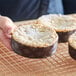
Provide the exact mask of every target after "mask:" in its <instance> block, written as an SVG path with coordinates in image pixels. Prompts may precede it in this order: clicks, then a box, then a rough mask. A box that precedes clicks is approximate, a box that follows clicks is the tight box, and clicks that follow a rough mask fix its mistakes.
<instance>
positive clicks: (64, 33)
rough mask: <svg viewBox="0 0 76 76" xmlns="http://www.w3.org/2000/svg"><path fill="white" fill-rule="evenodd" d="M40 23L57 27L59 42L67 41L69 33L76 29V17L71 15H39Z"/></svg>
mask: <svg viewBox="0 0 76 76" xmlns="http://www.w3.org/2000/svg"><path fill="white" fill-rule="evenodd" d="M38 23H40V24H43V25H44V26H49V27H50V28H53V29H55V30H56V32H57V33H58V35H59V42H67V41H68V37H69V35H71V34H72V33H73V32H74V31H75V30H76V19H75V18H74V17H72V16H69V15H60V14H58V15H57V14H49V15H43V16H41V17H39V19H38Z"/></svg>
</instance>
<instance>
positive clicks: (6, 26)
mask: <svg viewBox="0 0 76 76" xmlns="http://www.w3.org/2000/svg"><path fill="white" fill-rule="evenodd" d="M15 28H16V26H15V24H14V23H13V21H12V20H11V19H10V18H8V17H5V16H0V41H2V43H3V44H4V45H5V46H6V47H7V48H8V49H10V50H12V49H11V44H10V43H11V33H12V32H13V30H14V29H15Z"/></svg>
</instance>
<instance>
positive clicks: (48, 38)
mask: <svg viewBox="0 0 76 76" xmlns="http://www.w3.org/2000/svg"><path fill="white" fill-rule="evenodd" d="M12 37H13V39H14V40H16V41H17V42H19V43H21V44H23V45H27V46H34V47H46V46H50V45H52V44H53V43H54V42H55V41H56V40H57V39H58V35H57V34H56V32H55V31H54V30H53V29H50V28H48V27H45V26H43V25H37V24H34V25H21V26H19V27H18V28H17V29H16V30H15V31H14V32H13V34H12Z"/></svg>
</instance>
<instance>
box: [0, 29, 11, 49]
mask: <svg viewBox="0 0 76 76" xmlns="http://www.w3.org/2000/svg"><path fill="white" fill-rule="evenodd" d="M0 41H1V42H2V43H3V44H4V45H5V46H6V47H7V48H8V49H9V50H12V48H11V39H8V38H6V36H5V35H4V33H3V31H2V30H0Z"/></svg>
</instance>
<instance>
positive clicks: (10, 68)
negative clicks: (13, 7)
mask: <svg viewBox="0 0 76 76" xmlns="http://www.w3.org/2000/svg"><path fill="white" fill-rule="evenodd" d="M0 76H76V60H74V59H73V58H72V57H70V55H69V52H68V43H59V44H58V48H57V51H56V53H55V54H54V55H52V56H50V57H47V58H41V59H32V58H27V57H22V56H20V55H18V54H16V53H14V51H11V50H9V49H8V48H6V47H5V46H4V45H3V44H2V43H1V42H0Z"/></svg>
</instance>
